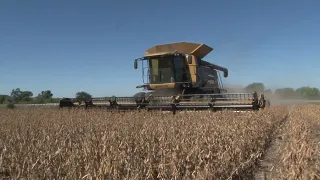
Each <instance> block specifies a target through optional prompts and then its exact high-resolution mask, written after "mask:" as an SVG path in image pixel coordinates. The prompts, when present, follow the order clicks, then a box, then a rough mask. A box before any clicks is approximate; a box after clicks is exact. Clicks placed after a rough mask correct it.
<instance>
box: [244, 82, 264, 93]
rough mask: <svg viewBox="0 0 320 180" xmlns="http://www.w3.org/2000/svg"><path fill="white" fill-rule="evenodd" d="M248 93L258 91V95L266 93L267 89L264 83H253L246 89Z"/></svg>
mask: <svg viewBox="0 0 320 180" xmlns="http://www.w3.org/2000/svg"><path fill="white" fill-rule="evenodd" d="M245 90H246V92H253V91H257V93H261V92H264V90H265V87H264V84H263V83H259V82H255V83H251V84H249V85H248V86H246V87H245Z"/></svg>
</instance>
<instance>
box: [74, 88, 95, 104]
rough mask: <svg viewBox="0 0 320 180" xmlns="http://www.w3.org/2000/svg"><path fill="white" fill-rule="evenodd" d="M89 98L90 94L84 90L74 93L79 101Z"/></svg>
mask: <svg viewBox="0 0 320 180" xmlns="http://www.w3.org/2000/svg"><path fill="white" fill-rule="evenodd" d="M91 98H92V96H91V94H89V93H87V92H84V91H81V92H77V94H76V99H77V101H79V102H81V101H85V100H89V99H91Z"/></svg>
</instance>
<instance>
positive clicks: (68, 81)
mask: <svg viewBox="0 0 320 180" xmlns="http://www.w3.org/2000/svg"><path fill="white" fill-rule="evenodd" d="M319 9H320V1H319V0H305V1H302V0H300V1H298V0H269V1H262V0H261V1H258V0H241V1H239V0H229V1H223V0H220V1H215V0H210V1H209V0H207V1H200V0H199V1H191V0H185V1H182V0H181V1H169V0H161V1H146V0H145V1H143V0H135V1H129V0H126V1H125V0H118V1H115V0H100V1H99V0H96V1H84V0H77V1H76V0H68V1H65V0H54V1H49V0H28V1H25V0H2V1H0V23H1V25H0V82H1V85H0V94H10V92H11V90H12V89H13V88H18V87H19V88H21V89H22V90H30V91H32V92H33V93H34V94H35V95H37V94H38V93H39V92H40V91H41V90H52V92H53V94H54V96H59V97H62V96H65V97H73V96H74V95H75V93H76V92H78V91H87V92H89V93H91V94H92V95H94V96H109V95H118V96H120V95H133V94H134V93H136V92H138V90H137V89H136V88H135V86H136V85H139V84H141V83H142V73H141V69H138V70H135V69H134V68H133V60H134V59H135V58H138V57H140V56H143V55H144V52H145V50H146V49H148V48H150V47H151V46H153V45H155V44H163V43H170V42H177V41H191V42H197V43H205V44H208V45H209V46H212V47H213V48H214V51H212V52H211V53H210V55H208V56H207V57H206V60H208V61H210V62H213V63H216V64H219V65H221V66H225V67H227V68H229V77H228V78H226V79H225V78H224V79H223V81H224V82H225V83H227V84H237V85H246V84H249V83H251V82H264V83H265V85H266V86H267V87H268V88H278V87H288V86H289V87H293V88H297V87H300V86H315V87H318V88H320V80H319V77H320V69H319V65H320V61H319V60H320V51H319V49H320V43H319V42H320V36H319V35H320V29H319V28H320V11H319Z"/></svg>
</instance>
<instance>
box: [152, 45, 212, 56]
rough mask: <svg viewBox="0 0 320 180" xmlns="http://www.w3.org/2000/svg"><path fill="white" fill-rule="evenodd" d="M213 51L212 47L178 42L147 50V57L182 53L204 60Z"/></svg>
mask: <svg viewBox="0 0 320 180" xmlns="http://www.w3.org/2000/svg"><path fill="white" fill-rule="evenodd" d="M212 50H213V48H212V47H210V46H208V45H206V44H198V43H190V42H176V43H170V44H160V45H156V46H153V47H151V48H150V49H147V50H146V56H152V55H155V54H165V53H181V54H190V55H194V56H196V57H197V58H199V59H202V58H204V57H205V56H206V55H207V54H209V53H210V52H211V51H212Z"/></svg>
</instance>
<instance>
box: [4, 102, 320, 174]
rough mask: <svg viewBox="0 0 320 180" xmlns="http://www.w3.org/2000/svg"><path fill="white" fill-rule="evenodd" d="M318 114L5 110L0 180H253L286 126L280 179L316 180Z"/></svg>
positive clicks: (298, 110) (313, 109)
mask: <svg viewBox="0 0 320 180" xmlns="http://www.w3.org/2000/svg"><path fill="white" fill-rule="evenodd" d="M318 112H320V108H319V106H313V105H304V106H297V107H295V108H294V109H288V108H286V107H271V108H268V109H265V110H264V111H259V112H257V113H232V112H229V111H225V112H217V113H212V112H201V113H185V114H177V115H175V116H173V115H172V114H164V113H161V112H159V113H155V112H153V113H149V112H141V113H137V112H128V113H120V114H116V113H111V112H103V111H99V110H89V111H85V110H67V109H66V110H57V109H41V110H40V109H39V110H37V109H31V110H27V109H16V110H2V111H1V113H0V137H1V138H0V153H1V154H0V178H2V179H3V178H5V177H7V178H8V179H21V178H27V179H81V178H83V179H90V178H92V177H93V178H98V179H194V178H195V179H228V178H229V179H235V178H245V179H252V178H253V177H254V175H255V174H254V173H255V172H256V171H255V170H256V169H257V165H258V163H257V162H258V160H259V159H262V158H265V157H263V156H262V155H263V154H264V152H266V150H267V149H268V148H269V146H270V144H271V142H272V141H273V140H274V138H275V132H276V131H275V130H276V129H278V127H280V126H282V125H283V126H284V127H285V129H287V131H285V134H284V135H283V138H285V141H283V146H281V147H280V150H281V163H280V164H279V166H278V167H279V169H278V171H279V172H278V174H280V175H281V176H282V177H284V176H286V177H287V178H289V179H291V178H293V179H299V178H301V177H303V176H305V175H310V176H313V177H315V176H316V174H317V173H318V171H319V166H318V165H319V164H320V162H319V160H320V158H319V154H318V155H316V151H318V152H320V151H319V150H320V149H319V143H318V144H316V143H315V142H317V141H316V140H319V136H318V135H317V134H316V132H317V128H319V129H320V125H319V122H320V120H319V118H318V116H317V113H318ZM319 129H318V130H319ZM318 132H319V131H318ZM317 138H318V139H317ZM317 164H318V165H317Z"/></svg>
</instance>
